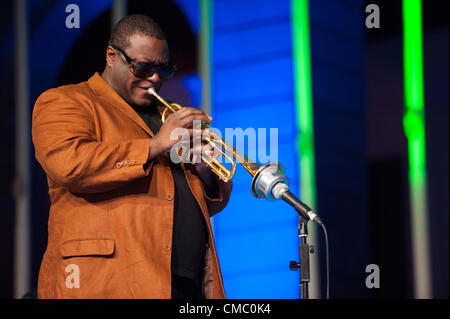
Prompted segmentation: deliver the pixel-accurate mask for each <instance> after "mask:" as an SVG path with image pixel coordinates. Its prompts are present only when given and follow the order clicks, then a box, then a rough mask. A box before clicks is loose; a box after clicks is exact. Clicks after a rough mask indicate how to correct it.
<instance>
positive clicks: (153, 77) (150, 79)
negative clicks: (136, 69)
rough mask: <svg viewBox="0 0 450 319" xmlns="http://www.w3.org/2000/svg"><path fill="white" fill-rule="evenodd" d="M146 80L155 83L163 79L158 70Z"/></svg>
mask: <svg viewBox="0 0 450 319" xmlns="http://www.w3.org/2000/svg"><path fill="white" fill-rule="evenodd" d="M146 80H148V81H151V82H153V83H159V82H160V81H161V77H160V76H159V74H158V72H153V74H152V75H150V76H148V77H147V79H146Z"/></svg>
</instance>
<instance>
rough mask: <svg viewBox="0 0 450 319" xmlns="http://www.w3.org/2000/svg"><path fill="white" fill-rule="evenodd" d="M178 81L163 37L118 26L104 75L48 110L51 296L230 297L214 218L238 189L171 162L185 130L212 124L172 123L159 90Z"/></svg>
mask: <svg viewBox="0 0 450 319" xmlns="http://www.w3.org/2000/svg"><path fill="white" fill-rule="evenodd" d="M173 72H174V67H173V66H172V65H171V63H170V57H169V49H168V45H167V41H166V38H165V36H164V33H163V31H162V30H161V29H160V27H159V26H158V25H157V24H156V23H155V22H154V21H153V20H152V19H151V18H149V17H147V16H143V15H131V16H128V17H125V18H123V19H122V20H120V21H119V22H118V23H117V24H116V26H115V27H114V29H113V31H112V33H111V36H110V40H109V44H108V47H107V49H106V66H105V69H104V71H103V72H102V73H101V74H100V73H95V74H94V75H93V76H92V77H91V78H90V79H89V80H88V81H86V82H82V83H79V84H76V85H67V86H62V87H59V88H54V89H50V90H48V91H46V92H44V93H43V94H42V95H41V96H40V97H39V98H38V100H37V101H36V105H35V107H34V111H33V125H32V136H33V143H34V146H35V151H36V158H37V160H38V162H39V163H40V164H41V166H42V168H43V169H44V171H45V172H46V174H47V181H48V185H49V196H50V201H51V206H50V213H49V223H48V245H47V249H46V251H45V254H44V257H43V260H42V264H41V268H40V273H39V281H38V297H39V298H177V299H179V298H182V299H185V298H188V299H189V298H195V299H201V298H225V292H224V288H223V282H222V276H221V272H220V266H219V262H218V258H217V254H216V250H215V246H214V239H213V234H212V229H211V223H210V217H211V216H213V215H214V214H216V213H218V212H219V211H221V210H222V209H223V208H224V207H225V206H226V204H227V202H228V200H229V196H230V192H231V183H224V182H222V181H220V180H219V179H218V178H217V177H216V176H215V175H214V174H213V173H212V172H211V170H210V169H209V167H207V166H206V165H205V164H204V163H197V164H190V163H183V162H181V163H176V162H174V161H172V160H171V158H170V156H169V152H170V150H171V149H172V147H173V146H174V145H175V144H176V143H177V142H178V141H179V140H177V139H174V138H173V136H171V135H172V132H173V131H174V130H175V129H177V128H184V129H187V131H188V132H190V134H191V135H192V132H193V130H192V127H193V121H201V122H206V123H209V122H210V121H211V118H210V117H209V116H207V115H206V114H204V113H203V112H201V111H200V110H197V109H195V108H191V107H185V108H183V109H182V110H180V111H177V112H176V113H174V114H172V115H170V116H169V117H168V118H167V120H166V121H165V122H164V124H163V123H162V122H161V115H160V111H161V106H160V105H159V104H158V102H157V100H156V99H155V98H154V97H153V96H152V95H151V94H149V93H148V89H149V88H154V89H155V91H156V92H158V91H159V89H160V88H161V86H162V85H163V82H164V80H165V79H167V78H170V76H172V74H173Z"/></svg>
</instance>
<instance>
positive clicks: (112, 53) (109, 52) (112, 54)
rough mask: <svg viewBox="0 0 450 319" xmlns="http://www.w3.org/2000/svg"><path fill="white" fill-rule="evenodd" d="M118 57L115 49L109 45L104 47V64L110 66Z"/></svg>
mask: <svg viewBox="0 0 450 319" xmlns="http://www.w3.org/2000/svg"><path fill="white" fill-rule="evenodd" d="M117 58H118V55H117V51H116V50H114V48H113V47H112V46H110V45H108V47H107V48H106V65H107V66H109V67H112V66H113V65H114V63H115V62H116V59H117Z"/></svg>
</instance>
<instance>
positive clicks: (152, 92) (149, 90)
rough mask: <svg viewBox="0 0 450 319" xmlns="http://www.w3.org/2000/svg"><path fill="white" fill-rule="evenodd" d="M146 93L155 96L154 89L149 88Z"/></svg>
mask: <svg viewBox="0 0 450 319" xmlns="http://www.w3.org/2000/svg"><path fill="white" fill-rule="evenodd" d="M147 91H148V93H150V94H156V91H155V89H154V88H149V89H148V90H147Z"/></svg>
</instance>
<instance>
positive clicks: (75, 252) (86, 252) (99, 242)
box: [61, 238, 115, 258]
mask: <svg viewBox="0 0 450 319" xmlns="http://www.w3.org/2000/svg"><path fill="white" fill-rule="evenodd" d="M114 246H115V245H114V239H112V238H101V239H97V238H96V239H73V240H68V241H65V242H64V243H63V244H62V247H61V255H62V257H63V258H69V257H76V256H112V255H113V254H114V248H115V247H114Z"/></svg>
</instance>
